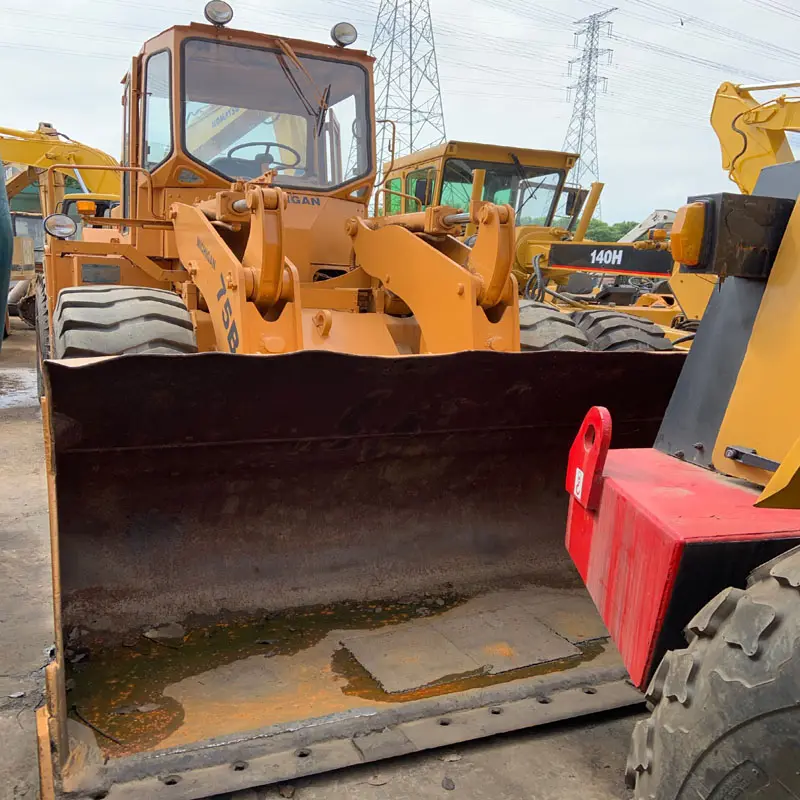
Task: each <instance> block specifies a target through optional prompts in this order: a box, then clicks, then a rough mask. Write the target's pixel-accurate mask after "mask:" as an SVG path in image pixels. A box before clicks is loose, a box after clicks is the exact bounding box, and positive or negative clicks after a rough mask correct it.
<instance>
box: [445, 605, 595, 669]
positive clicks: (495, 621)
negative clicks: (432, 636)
mask: <svg viewBox="0 0 800 800" xmlns="http://www.w3.org/2000/svg"><path fill="white" fill-rule="evenodd" d="M534 609H535V607H534V608H523V607H522V606H519V605H510V606H507V607H506V608H503V609H498V610H496V611H480V612H478V613H477V614H474V615H469V616H467V615H459V614H444V615H442V617H441V618H440V619H436V620H431V623H430V624H431V627H433V628H434V629H435V630H437V631H439V633H441V634H442V635H443V636H444V637H445V638H446V639H447V640H448V641H449V642H451V643H452V644H454V645H455V646H456V647H457V648H458V649H459V650H460V651H461V652H462V653H465V654H466V655H468V656H469V657H470V658H471V659H472V660H473V661H474V662H475V664H476V665H477V667H478V668H479V669H484V670H485V671H487V672H490V673H492V674H496V673H498V672H506V671H507V670H510V669H520V668H522V667H532V666H535V665H536V664H542V663H544V662H546V661H558V660H559V659H562V658H567V657H569V656H577V655H579V654H580V650H579V649H578V648H577V647H575V646H574V645H572V644H570V643H569V642H568V641H567V640H566V639H563V638H562V637H561V636H558V635H557V634H555V633H553V631H552V630H550V628H548V627H547V626H546V625H544V624H543V623H541V622H538V621H537V620H536V619H535V618H534V617H533V616H532V611H533V610H534ZM431 656H432V657H435V658H438V655H437V654H436V653H435V652H434V653H431Z"/></svg>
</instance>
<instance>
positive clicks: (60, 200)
mask: <svg viewBox="0 0 800 800" xmlns="http://www.w3.org/2000/svg"><path fill="white" fill-rule="evenodd" d="M0 161H3V162H5V169H4V181H5V189H6V195H7V197H8V200H9V203H11V204H12V206H13V201H14V199H15V198H16V197H18V195H20V194H21V193H22V192H23V190H25V189H26V188H27V187H29V186H31V185H38V192H39V212H36V211H15V210H13V208H12V210H11V225H12V231H13V256H12V271H11V283H10V291H9V294H8V308H9V311H10V312H11V313H12V314H14V315H17V316H20V317H21V318H22V319H23V320H25V321H26V322H27V323H28V324H29V325H34V324H35V315H36V294H35V287H34V277H35V275H36V273H37V271H38V272H41V270H42V251H43V234H42V233H40V231H41V226H42V213H43V212H44V211H45V209H47V208H51V209H52V210H53V211H56V210H57V211H59V212H60V213H64V214H67V215H69V216H71V217H72V218H73V219H74V220H76V222H80V215H79V213H78V210H77V203H78V202H79V201H83V202H86V201H88V202H91V203H93V204H94V208H95V211H96V213H97V214H98V215H99V216H103V215H104V213H106V212H107V211H108V212H110V210H111V208H112V207H113V206H115V205H116V204H117V203H118V202H119V193H120V180H119V174H118V173H116V172H111V171H107V170H106V171H103V170H88V171H83V170H81V166H82V165H86V164H92V165H101V164H107V165H108V166H109V167H114V166H117V161H116V159H114V158H112V157H111V156H109V155H107V154H106V153H103V152H102V151H101V150H97V149H95V148H93V147H89V146H88V145H85V144H82V143H81V142H76V141H74V140H72V139H69V138H68V137H66V136H64V135H63V134H61V133H59V132H58V131H57V130H56V128H55V127H54V126H53V125H51V124H50V123H47V122H40V123H39V126H38V127H37V129H36V130H35V131H23V130H17V129H16V128H5V127H0ZM52 164H61V165H62V166H61V167H59V168H58V169H57V170H56V172H55V175H54V176H53V180H52V186H53V189H52V192H53V194H52V196H51V197H48V195H47V181H46V180H45V179H44V175H45V171H46V170H47V169H48V168H49V167H50V166H51V165H52ZM67 178H71V179H72V180H73V182H75V183H77V185H78V187H79V189H80V192H70V193H67V192H66V189H65V180H66V179H67Z"/></svg>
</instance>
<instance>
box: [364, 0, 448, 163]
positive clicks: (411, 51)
mask: <svg viewBox="0 0 800 800" xmlns="http://www.w3.org/2000/svg"><path fill="white" fill-rule="evenodd" d="M371 52H372V55H373V56H375V58H376V63H375V111H376V115H377V118H378V119H387V120H392V121H393V122H394V123H395V124H396V125H397V142H396V152H395V155H396V156H400V155H405V154H406V153H411V152H414V151H415V150H422V149H424V148H426V147H432V146H433V145H436V144H440V143H441V142H443V141H445V139H446V138H447V137H446V134H445V127H444V112H443V110H442V91H441V88H440V86H439V66H438V64H437V61H436V47H435V45H434V40H433V24H432V23H431V8H430V0H381V3H380V6H379V8H378V20H377V23H376V25H375V35H374V36H373V38H372V49H371ZM391 139H392V131H391V126H389V125H379V128H378V170H379V171H380V168H381V164H382V162H383V161H388V160H389V157H390V155H389V145H390V143H391Z"/></svg>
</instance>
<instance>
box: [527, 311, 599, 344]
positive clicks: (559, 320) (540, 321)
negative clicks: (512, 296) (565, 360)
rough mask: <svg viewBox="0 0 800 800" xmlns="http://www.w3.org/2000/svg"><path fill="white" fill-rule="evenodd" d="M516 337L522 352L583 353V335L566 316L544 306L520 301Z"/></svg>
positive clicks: (584, 338) (584, 341) (584, 337)
mask: <svg viewBox="0 0 800 800" xmlns="http://www.w3.org/2000/svg"><path fill="white" fill-rule="evenodd" d="M519 328H520V331H519V338H520V346H521V349H522V350H586V348H587V347H588V345H589V343H588V341H587V339H586V334H584V332H583V331H582V330H580V328H578V327H576V325H575V323H574V322H573V321H572V320H571V319H570V318H569V316H568V315H567V314H562V313H561V312H560V311H558V310H557V309H555V308H553V307H552V306H550V305H548V304H547V303H536V302H534V301H532V300H521V301H520V304H519Z"/></svg>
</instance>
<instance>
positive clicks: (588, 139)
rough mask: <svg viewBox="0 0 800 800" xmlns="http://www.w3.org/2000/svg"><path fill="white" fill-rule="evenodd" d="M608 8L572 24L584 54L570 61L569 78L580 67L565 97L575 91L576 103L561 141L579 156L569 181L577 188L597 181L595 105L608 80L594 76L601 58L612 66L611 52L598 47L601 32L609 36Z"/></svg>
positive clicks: (567, 148)
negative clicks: (590, 181) (581, 43)
mask: <svg viewBox="0 0 800 800" xmlns="http://www.w3.org/2000/svg"><path fill="white" fill-rule="evenodd" d="M616 10H617V9H616V8H609V9H608V10H607V11H599V12H598V13H597V14H591V15H590V16H588V17H584V18H583V19H580V20H578V21H577V22H576V23H575V25H577V26H580V28H579V30H577V31H576V32H575V46H576V47H577V46H578V42H579V41H580V38H581V37H582V36H583V37H584V42H583V52H582V53H581V55H580V56H577V57H576V58H573V59H571V60H570V62H569V71H568V73H567V74H568V75H570V76H571V75H572V70H573V67H574V66H575V64H580V71H579V73H578V79H577V81H576V82H575V83H573V84H572V85H571V86H569V87H568V89H567V92H568V97H569V94H571V93H572V92H573V91H574V92H575V103H574V105H573V107H572V117H571V118H570V121H569V127H568V128H567V135H566V137H565V138H564V148H563V149H564V150H566V151H567V152H570V153H579V154H580V158H579V159H578V163H577V164H576V165H575V166H574V167H573V172H572V180H573V181H574V182H575V183H577V184H578V185H580V186H583V185H584V181H585V180H586V179H587V178H588V179H589V180H599V179H600V167H599V165H598V158H597V123H596V121H595V106H596V105H597V87H598V85H602V87H603V90H604V91H605V88H606V83H607V79H606V78H604V77H601V76H599V75H598V74H597V66H598V63H599V61H600V56H604V55H607V56H608V61H609V63H611V52H612V51H611V50H610V49H608V48H601V47H600V36H601V34H602V33H608V34H610V33H611V23H610V22H609V21H608V20H606V19H605V18H606V17H607V16H608V15H609V14H611V13H612V12H613V11H616Z"/></svg>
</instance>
